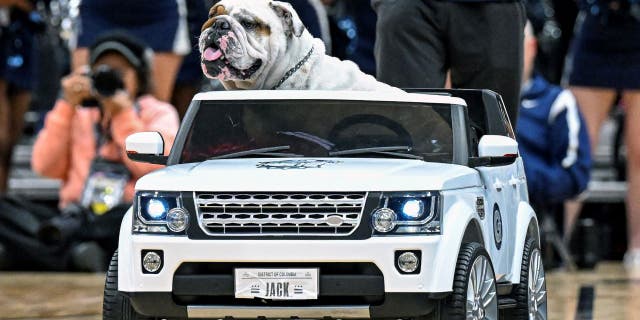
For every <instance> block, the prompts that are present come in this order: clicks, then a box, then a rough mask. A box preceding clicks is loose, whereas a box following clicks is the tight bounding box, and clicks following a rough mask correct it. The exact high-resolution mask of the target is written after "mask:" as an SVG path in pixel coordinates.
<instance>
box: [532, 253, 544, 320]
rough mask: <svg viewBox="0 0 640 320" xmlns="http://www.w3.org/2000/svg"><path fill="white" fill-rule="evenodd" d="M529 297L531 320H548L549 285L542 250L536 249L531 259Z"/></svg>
mask: <svg viewBox="0 0 640 320" xmlns="http://www.w3.org/2000/svg"><path fill="white" fill-rule="evenodd" d="M528 279H529V283H528V289H527V291H528V295H527V302H528V303H527V304H528V306H529V319H530V320H546V319H547V284H546V281H545V275H544V266H543V265H542V258H541V257H540V250H539V249H534V250H533V252H532V253H531V257H530V258H529V274H528Z"/></svg>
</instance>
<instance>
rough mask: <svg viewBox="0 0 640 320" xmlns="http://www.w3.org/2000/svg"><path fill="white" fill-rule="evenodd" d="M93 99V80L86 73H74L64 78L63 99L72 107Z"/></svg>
mask: <svg viewBox="0 0 640 320" xmlns="http://www.w3.org/2000/svg"><path fill="white" fill-rule="evenodd" d="M91 97H92V94H91V79H90V78H89V77H87V75H86V73H84V72H74V73H72V74H70V75H68V76H66V77H64V78H62V98H63V99H64V100H65V101H67V102H68V103H69V104H70V105H72V106H77V105H80V104H81V103H82V101H83V100H86V99H89V98H91Z"/></svg>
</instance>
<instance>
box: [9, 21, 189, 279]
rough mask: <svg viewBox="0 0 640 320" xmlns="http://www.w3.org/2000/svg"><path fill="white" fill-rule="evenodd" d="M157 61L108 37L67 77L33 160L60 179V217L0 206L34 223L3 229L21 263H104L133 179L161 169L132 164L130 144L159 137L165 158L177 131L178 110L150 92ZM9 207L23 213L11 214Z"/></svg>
mask: <svg viewBox="0 0 640 320" xmlns="http://www.w3.org/2000/svg"><path fill="white" fill-rule="evenodd" d="M152 58H153V57H152V51H151V50H150V49H149V48H147V47H145V46H144V45H143V44H142V43H141V42H140V41H139V40H137V39H135V38H134V37H132V36H131V35H129V34H128V33H126V32H117V31H115V32H110V33H108V34H104V35H102V36H99V37H98V38H97V39H96V42H95V43H94V44H92V45H91V46H90V47H89V56H88V61H89V63H90V67H89V68H86V69H87V70H84V71H81V69H80V68H79V69H76V71H75V72H74V73H72V74H70V75H68V76H66V77H65V78H63V79H62V81H61V83H62V97H61V98H60V99H59V100H58V101H57V102H56V104H55V106H54V107H53V109H52V110H51V111H49V112H48V113H47V116H46V119H45V125H44V128H43V129H42V130H41V131H40V133H39V134H38V137H37V139H36V142H35V144H34V146H33V156H32V159H31V165H32V169H33V171H35V172H36V173H38V174H40V175H43V176H46V177H49V178H55V179H60V180H61V181H62V186H61V188H60V191H59V198H60V200H59V209H60V213H59V215H57V216H53V217H51V215H50V216H49V217H48V218H43V217H42V216H41V213H40V212H34V211H31V210H29V208H28V204H24V203H0V205H2V206H3V207H2V208H3V209H4V210H2V212H0V219H5V220H8V221H9V222H11V221H12V218H13V217H15V216H17V215H22V216H28V217H30V219H26V220H24V221H22V222H20V221H17V222H16V221H14V225H15V226H16V227H15V228H3V227H4V225H3V223H0V242H3V241H7V242H8V243H7V245H6V246H5V249H7V250H9V249H12V250H15V251H14V253H13V254H14V257H16V256H17V259H18V260H21V261H23V262H24V263H25V264H36V265H40V266H42V267H43V268H45V269H46V268H48V267H49V268H53V269H64V268H65V267H66V265H67V264H66V263H65V262H64V261H62V260H63V259H64V257H66V256H69V257H70V258H69V259H70V262H69V264H70V265H73V266H74V267H77V268H80V269H84V270H89V271H100V270H103V269H104V267H105V266H106V265H107V261H108V260H107V259H108V257H110V256H111V254H112V253H113V251H114V250H115V248H116V247H117V241H118V233H119V230H120V222H121V221H122V217H123V216H124V213H125V212H126V210H127V209H128V208H129V207H130V206H131V203H132V202H133V197H134V184H135V182H136V180H137V179H138V178H140V177H141V176H143V175H145V174H147V173H149V172H151V171H153V170H155V169H158V168H160V166H158V165H152V164H144V163H139V162H133V161H131V160H129V159H128V157H127V155H126V150H125V139H126V138H127V136H129V135H130V134H133V133H136V132H142V131H157V132H160V134H161V135H162V137H163V139H164V141H165V153H168V152H169V150H170V148H171V146H172V144H173V141H174V139H175V135H176V132H177V130H178V125H179V120H178V115H177V112H176V110H175V109H174V107H173V106H171V105H170V104H167V103H165V102H162V101H159V100H158V99H157V98H155V97H153V96H152V95H151V94H150V92H149V90H150V88H151V87H152V86H151V85H152V83H151V81H152V80H151V79H152V77H151V75H150V71H151V67H150V63H151V61H152ZM12 208H13V209H22V211H18V210H14V211H16V212H20V213H19V214H12V213H11V209H12ZM7 210H8V211H9V212H7ZM13 220H15V219H13ZM67 249H68V250H67ZM16 252H20V254H19V255H18V254H16ZM67 253H69V254H68V255H67Z"/></svg>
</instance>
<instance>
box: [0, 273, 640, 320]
mask: <svg viewBox="0 0 640 320" xmlns="http://www.w3.org/2000/svg"><path fill="white" fill-rule="evenodd" d="M103 282H104V274H82V273H75V274H70V273H0V319H34V320H35V319H50V320H54V319H55V320H63V319H64V320H71V319H74V320H79V319H86V320H97V319H102V317H101V312H102V286H103ZM547 289H548V293H549V300H548V303H549V319H555V320H569V319H571V320H574V319H575V320H582V319H585V320H586V319H602V320H604V319H606V320H615V319H624V320H635V319H640V272H639V273H638V274H630V273H627V272H625V270H624V268H623V267H622V265H621V264H620V263H618V262H615V263H614V262H603V263H600V264H598V266H597V267H596V268H595V269H594V270H590V271H577V272H564V271H552V272H548V274H547Z"/></svg>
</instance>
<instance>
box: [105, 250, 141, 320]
mask: <svg viewBox="0 0 640 320" xmlns="http://www.w3.org/2000/svg"><path fill="white" fill-rule="evenodd" d="M102 319H103V320H143V319H151V318H146V317H142V316H140V315H138V314H137V313H136V311H135V310H134V309H133V307H132V306H131V302H130V301H129V299H128V298H127V297H125V296H124V295H122V294H120V293H119V292H118V251H117V250H116V252H115V253H114V254H113V257H112V258H111V263H109V269H108V270H107V278H106V280H105V282H104V299H103V300H102Z"/></svg>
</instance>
